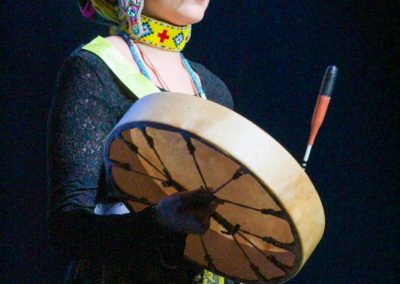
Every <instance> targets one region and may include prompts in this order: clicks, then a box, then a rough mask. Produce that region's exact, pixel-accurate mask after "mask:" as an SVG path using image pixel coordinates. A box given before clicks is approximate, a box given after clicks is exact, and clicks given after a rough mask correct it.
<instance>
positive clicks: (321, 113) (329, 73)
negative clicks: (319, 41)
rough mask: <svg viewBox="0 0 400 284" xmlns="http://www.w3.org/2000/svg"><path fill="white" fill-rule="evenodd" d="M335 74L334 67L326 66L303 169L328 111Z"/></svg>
mask: <svg viewBox="0 0 400 284" xmlns="http://www.w3.org/2000/svg"><path fill="white" fill-rule="evenodd" d="M337 72H338V69H337V67H336V66H333V65H331V66H328V68H327V69H326V71H325V75H324V77H323V79H322V83H321V88H320V89H319V94H318V98H317V102H316V104H315V107H314V113H313V116H312V119H311V131H310V135H309V137H308V142H307V148H306V152H305V154H304V158H303V163H302V167H303V168H306V166H307V162H308V159H309V157H310V153H311V149H312V146H313V144H314V141H315V138H316V137H317V134H318V131H319V128H320V127H321V125H322V123H323V121H324V119H325V115H326V111H327V110H328V106H329V103H330V100H331V96H332V93H333V89H334V86H335V81H336V77H337Z"/></svg>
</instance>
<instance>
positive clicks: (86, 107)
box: [48, 49, 233, 283]
mask: <svg viewBox="0 0 400 284" xmlns="http://www.w3.org/2000/svg"><path fill="white" fill-rule="evenodd" d="M191 64H192V67H193V69H194V70H195V71H196V72H197V74H198V75H199V77H200V79H201V82H202V85H203V89H204V91H205V93H206V95H207V98H208V99H209V100H212V101H214V102H217V103H219V104H221V105H224V106H227V107H229V108H233V102H232V97H231V95H230V93H229V90H228V89H227V87H226V86H225V84H224V83H223V82H222V81H221V80H220V79H219V78H218V77H216V76H215V75H214V74H212V73H211V72H210V71H208V70H207V69H206V68H205V67H204V66H202V65H200V64H197V63H193V62H192V63H191ZM134 101H135V98H134V97H133V96H132V94H131V93H130V91H129V90H128V89H127V88H126V87H125V86H124V85H123V84H122V83H121V82H120V81H119V79H118V78H117V77H116V76H115V75H114V74H113V73H112V72H111V70H110V69H108V67H107V66H106V64H105V63H104V62H103V61H102V60H101V59H100V58H99V57H97V56H96V55H94V54H92V53H90V52H88V51H85V50H81V49H77V50H76V51H74V52H73V53H72V54H71V56H70V57H69V58H68V59H67V60H66V62H65V63H64V64H63V66H62V69H61V71H60V74H59V78H58V81H57V85H56V90H55V97H54V101H53V104H52V108H51V112H50V119H49V130H48V159H49V160H48V163H49V198H50V235H51V240H52V243H53V244H54V246H55V247H56V248H57V249H58V251H59V252H61V253H62V255H63V256H64V257H66V258H68V259H71V260H85V261H86V262H91V263H95V265H89V264H88V265H87V266H86V270H87V269H89V270H93V269H95V268H96V269H97V268H98V269H100V270H99V271H98V273H100V274H101V273H103V272H104V271H103V272H101V267H103V266H104V265H107V266H108V267H109V269H108V270H112V269H111V268H110V267H112V266H114V265H115V267H120V268H119V272H118V273H119V274H121V269H127V271H128V270H129V271H130V272H129V273H130V275H129V277H133V278H135V279H140V277H142V276H143V273H144V272H143V271H141V272H139V270H138V269H139V268H140V267H143V263H146V262H147V263H149V262H152V261H155V259H158V258H159V257H158V255H159V252H158V251H157V250H158V249H160V248H158V247H157V246H156V245H155V244H156V243H157V238H158V235H159V229H160V228H158V227H157V225H156V224H154V223H153V220H152V211H151V210H150V209H146V210H144V211H142V212H139V213H130V214H124V215H110V216H100V215H95V214H94V207H95V205H96V203H99V202H102V203H107V202H108V201H112V200H114V201H115V198H116V197H115V194H114V193H113V192H112V190H111V188H110V187H109V186H108V184H107V182H106V179H105V174H104V166H103V161H102V153H103V144H104V142H105V138H106V136H107V135H108V134H109V132H110V131H111V130H112V128H113V127H114V126H115V125H116V124H117V122H118V121H119V119H120V118H121V117H122V116H123V115H124V114H125V112H126V111H127V110H128V108H129V107H130V106H131V105H132V103H134ZM184 239H185V237H184V236H183V235H182V234H171V236H170V237H169V238H168V240H167V241H166V242H165V243H168V244H172V246H173V247H175V249H174V250H175V253H173V254H176V255H178V257H177V258H178V259H179V258H181V256H182V253H183V249H184ZM161 249H162V248H161ZM121 264H123V268H121ZM128 264H129V265H128ZM127 266H130V267H131V268H132V267H135V268H133V269H131V268H127ZM72 267H73V265H72V266H71V267H70V268H71V269H72ZM79 269H81V270H82V269H84V268H82V267H80V268H79V267H78V268H76V269H75V272H74V274H76V273H77V271H78V270H79ZM78 272H79V271H78ZM92 272H93V273H94V274H96V273H97V272H95V271H92ZM136 274H140V275H136ZM110 277H111V276H110ZM121 277H122V276H121ZM137 277H139V278H137ZM110 279H112V278H110ZM121 279H122V278H121ZM131 279H132V278H131ZM121 282H124V281H122V280H121ZM134 282H135V281H134ZM138 282H139V283H144V281H142V280H138Z"/></svg>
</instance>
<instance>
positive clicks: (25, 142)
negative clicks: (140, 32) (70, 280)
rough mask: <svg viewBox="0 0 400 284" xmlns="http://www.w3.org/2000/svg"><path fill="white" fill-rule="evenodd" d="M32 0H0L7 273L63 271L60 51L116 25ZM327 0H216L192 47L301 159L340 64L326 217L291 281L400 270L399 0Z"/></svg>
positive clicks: (383, 278) (315, 164)
mask: <svg viewBox="0 0 400 284" xmlns="http://www.w3.org/2000/svg"><path fill="white" fill-rule="evenodd" d="M148 1H150V0H148ZM30 2H33V1H25V3H21V1H1V2H0V5H1V6H0V7H1V8H0V9H1V17H0V21H1V22H0V29H1V30H0V34H1V61H0V62H1V64H0V66H1V72H0V74H1V77H0V90H1V91H0V94H1V110H0V112H1V126H0V129H1V154H2V159H1V163H0V175H1V180H0V181H1V195H0V198H1V199H0V200H1V206H0V212H1V213H0V214H1V215H0V216H1V229H2V230H1V247H0V249H1V271H0V275H1V276H0V282H1V283H27V282H29V283H57V282H61V278H62V273H63V264H62V263H61V262H60V260H59V258H58V257H57V255H56V254H55V253H54V252H53V250H52V249H51V247H50V246H49V242H48V239H47V235H46V231H47V224H46V164H45V132H46V119H47V114H48V108H49V104H50V101H51V96H52V89H53V87H54V84H55V80H56V73H57V70H58V68H59V67H60V65H61V63H62V61H63V59H64V58H65V57H66V56H67V55H68V54H69V53H70V52H71V51H72V50H73V49H74V48H76V47H77V46H78V45H79V44H81V43H84V42H87V41H89V40H90V39H91V38H92V37H94V36H95V35H96V34H98V33H100V34H103V35H104V34H105V29H103V28H102V27H99V26H96V25H94V24H92V23H89V22H87V21H85V20H83V19H82V18H81V16H80V14H79V12H78V9H77V7H76V5H75V1H49V0H46V1H38V2H36V1H35V2H34V3H30ZM326 2H328V1H261V0H260V1H256V0H254V1H250V0H247V1H242V0H235V1H228V0H212V1H211V5H210V8H209V10H208V13H207V15H206V19H205V21H204V22H202V23H201V24H200V25H198V26H195V27H194V33H193V37H192V40H191V42H190V44H189V47H188V48H187V50H185V53H186V56H187V57H188V58H191V59H193V60H197V61H200V62H202V63H203V64H204V65H206V66H207V67H209V69H211V70H212V71H213V72H214V73H216V74H218V75H219V76H220V77H221V78H222V79H223V80H224V81H225V82H226V84H227V85H228V86H229V88H230V90H231V92H232V94H233V96H234V100H235V105H236V110H237V111H238V112H239V113H241V114H243V115H244V116H246V117H248V118H249V119H250V120H252V121H254V122H255V123H256V124H258V125H260V126H261V127H262V128H264V129H265V130H266V131H268V132H269V133H270V134H271V135H272V136H274V137H275V138H276V139H277V140H278V141H279V142H281V143H282V144H283V145H284V146H285V147H286V148H287V149H288V150H289V151H290V152H291V153H292V154H293V156H294V157H296V158H297V159H298V160H300V159H301V158H302V155H303V152H304V149H305V143H306V139H307V135H308V129H309V120H310V116H311V114H312V111H313V107H314V102H315V98H316V94H317V92H318V89H319V85H320V81H321V77H322V74H323V72H324V70H325V68H326V66H327V65H329V64H335V65H337V66H338V68H339V71H340V74H339V78H338V81H337V87H336V89H335V92H334V95H333V101H332V103H331V107H330V110H329V112H328V115H327V118H326V120H325V124H324V126H323V128H322V130H321V131H320V135H319V137H318V138H317V141H316V145H315V147H314V151H313V153H312V156H311V161H310V165H309V167H308V173H309V175H310V176H311V178H312V180H313V182H314V183H315V185H316V188H317V189H318V191H319V194H320V196H321V199H322V201H323V203H324V206H325V213H326V221H327V226H326V231H325V235H324V237H323V239H322V241H321V243H320V244H319V246H318V247H317V249H316V250H315V252H314V254H313V255H312V256H311V258H310V260H309V261H308V262H307V264H306V265H305V267H304V268H303V270H302V271H301V272H300V274H299V275H298V276H297V277H296V278H295V279H294V280H293V283H394V282H395V279H397V278H398V276H399V275H398V271H399V263H398V257H397V255H396V252H397V253H398V252H399V247H398V242H397V240H396V239H397V238H398V237H399V235H398V228H399V223H398V220H397V217H398V216H399V215H398V210H397V206H398V205H399V195H398V191H397V188H396V187H398V177H399V176H398V173H397V169H396V168H397V163H398V151H397V149H398V146H399V145H398V144H399V143H398V142H399V136H398V132H399V130H398V129H396V123H397V122H398V121H399V120H398V101H399V99H398V90H399V87H400V86H399V82H400V79H399V69H400V66H399V64H398V61H397V64H396V59H397V60H398V59H399V52H398V51H399V40H398V39H399V35H400V33H399V26H398V25H399V23H398V20H397V19H396V17H398V15H399V13H398V12H399V10H398V5H395V4H389V2H391V3H394V2H397V3H398V1H387V2H386V1H335V3H334V4H333V2H329V3H326ZM378 2H379V3H378ZM35 3H41V4H35Z"/></svg>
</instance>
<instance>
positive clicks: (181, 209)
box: [155, 189, 218, 235]
mask: <svg viewBox="0 0 400 284" xmlns="http://www.w3.org/2000/svg"><path fill="white" fill-rule="evenodd" d="M217 206H218V203H217V202H216V201H215V199H214V197H213V195H211V194H210V193H208V192H207V191H205V190H204V189H197V190H194V191H185V192H177V193H175V194H172V195H170V196H168V197H165V198H164V199H162V200H161V201H160V202H159V203H158V205H157V206H156V207H155V217H156V220H157V222H158V223H160V224H162V225H163V226H165V227H167V228H168V229H170V230H172V231H176V232H182V233H192V234H199V235H202V234H204V233H205V232H206V231H207V229H208V228H209V226H210V216H211V215H212V214H213V213H214V212H215V209H216V208H217Z"/></svg>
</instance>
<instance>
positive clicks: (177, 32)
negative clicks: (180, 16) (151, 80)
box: [123, 15, 191, 51]
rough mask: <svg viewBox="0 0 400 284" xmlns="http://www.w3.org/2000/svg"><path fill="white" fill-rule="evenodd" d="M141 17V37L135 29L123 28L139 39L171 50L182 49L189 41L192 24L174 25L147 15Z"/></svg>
mask: <svg viewBox="0 0 400 284" xmlns="http://www.w3.org/2000/svg"><path fill="white" fill-rule="evenodd" d="M140 18H141V21H142V23H141V27H142V33H141V35H140V36H139V37H138V36H136V35H135V34H134V32H135V31H134V30H132V31H130V30H127V29H124V30H123V31H124V32H126V33H128V34H129V36H130V37H133V38H134V39H135V40H137V41H140V42H142V43H145V44H148V45H151V46H154V47H158V48H163V49H167V50H169V51H181V50H182V49H183V48H184V47H185V45H186V43H187V42H188V41H189V38H190V32H191V26H184V27H178V26H173V25H171V24H168V23H165V22H162V21H160V20H156V19H153V18H150V17H148V16H145V15H141V17H140Z"/></svg>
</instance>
